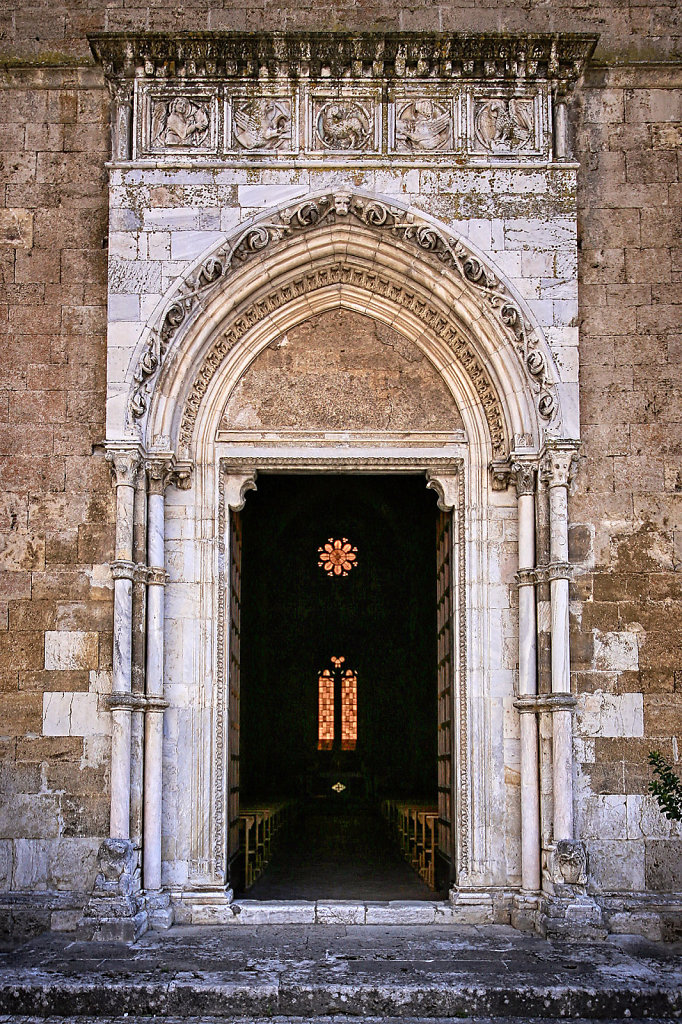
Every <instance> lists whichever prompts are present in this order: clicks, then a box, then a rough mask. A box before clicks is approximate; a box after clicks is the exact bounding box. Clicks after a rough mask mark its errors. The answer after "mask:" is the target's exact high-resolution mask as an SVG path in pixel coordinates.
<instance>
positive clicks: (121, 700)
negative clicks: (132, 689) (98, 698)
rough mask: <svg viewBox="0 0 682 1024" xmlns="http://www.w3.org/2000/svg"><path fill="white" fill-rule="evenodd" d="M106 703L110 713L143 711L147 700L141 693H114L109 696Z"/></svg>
mask: <svg viewBox="0 0 682 1024" xmlns="http://www.w3.org/2000/svg"><path fill="white" fill-rule="evenodd" d="M106 703H107V706H108V708H109V710H110V711H142V710H144V704H145V699H144V697H143V696H142V694H140V693H128V692H127V691H120V692H116V691H114V693H110V694H109V695H108V696H107V698H106Z"/></svg>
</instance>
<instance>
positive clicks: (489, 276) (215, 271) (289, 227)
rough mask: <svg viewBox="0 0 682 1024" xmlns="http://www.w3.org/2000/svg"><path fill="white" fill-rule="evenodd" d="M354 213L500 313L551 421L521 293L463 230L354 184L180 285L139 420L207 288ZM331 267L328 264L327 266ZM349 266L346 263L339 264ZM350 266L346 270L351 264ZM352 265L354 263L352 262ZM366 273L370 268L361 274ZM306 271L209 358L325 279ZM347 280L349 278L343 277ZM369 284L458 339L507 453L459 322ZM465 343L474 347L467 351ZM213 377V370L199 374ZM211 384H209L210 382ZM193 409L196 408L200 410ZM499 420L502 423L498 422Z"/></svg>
mask: <svg viewBox="0 0 682 1024" xmlns="http://www.w3.org/2000/svg"><path fill="white" fill-rule="evenodd" d="M345 218H349V220H351V221H354V222H356V223H358V224H360V225H362V226H363V227H364V228H366V229H369V230H371V231H376V232H377V233H379V234H387V235H389V236H398V237H399V238H400V239H401V240H402V241H403V242H404V243H406V244H408V245H410V246H413V247H414V249H415V250H416V252H417V253H418V254H419V255H420V257H421V258H424V259H426V260H433V261H434V263H435V265H436V266H440V267H445V268H447V270H448V271H449V272H450V273H452V274H453V275H454V276H455V277H457V278H458V279H459V280H461V281H463V282H465V284H466V285H467V287H470V288H471V289H472V290H473V291H474V292H475V293H477V294H478V296H479V297H480V299H481V301H482V302H483V303H484V305H485V306H486V307H487V308H488V309H489V310H490V311H491V312H492V313H493V315H494V316H495V317H497V319H498V321H499V322H500V324H501V325H502V327H503V328H504V329H505V331H506V332H507V333H508V334H509V335H510V336H511V338H512V339H513V341H514V343H515V345H516V347H517V350H518V352H519V356H520V358H521V359H522V361H523V364H524V366H525V369H526V372H527V375H528V379H529V383H530V384H531V386H532V388H533V390H534V391H535V394H536V402H537V408H538V412H539V414H540V416H541V417H542V418H543V419H544V420H545V421H547V422H548V423H550V422H552V421H553V420H555V419H556V415H557V412H558V407H557V401H556V397H555V390H556V389H555V385H554V382H553V381H552V378H551V375H550V371H549V367H548V365H547V360H546V357H545V355H544V354H543V352H542V351H541V349H540V347H539V339H538V337H537V335H536V332H535V330H534V329H533V327H532V326H531V325H530V324H529V323H528V321H527V320H526V318H525V316H524V314H523V312H522V310H521V308H520V307H519V305H518V304H517V303H516V302H515V301H514V299H513V298H512V296H511V295H510V294H509V292H508V291H507V289H506V288H505V286H504V285H503V284H502V283H501V282H500V281H499V279H498V278H497V277H496V275H495V274H494V273H493V272H492V271H491V270H490V269H489V268H488V267H487V266H485V264H483V262H482V261H481V260H480V258H479V257H478V256H476V255H474V254H473V253H472V252H471V251H470V250H469V249H468V248H467V246H466V244H465V243H464V242H463V241H462V239H460V238H456V237H455V236H454V235H451V234H448V233H445V232H443V231H441V230H439V229H438V228H437V227H436V226H435V225H433V224H432V223H430V222H429V221H426V220H423V219H421V218H420V217H419V216H418V215H417V214H416V213H414V212H413V211H406V210H403V209H400V208H398V207H395V206H392V205H389V204H387V203H383V202H380V201H379V200H376V199H366V198H364V197H359V196H353V195H351V194H349V193H347V192H341V193H337V194H334V193H330V194H328V195H325V196H322V197H320V198H317V199H307V200H304V201H303V202H301V203H299V204H298V205H296V206H293V207H290V208H288V209H286V210H281V211H279V212H276V213H274V214H273V215H272V216H271V217H270V218H269V219H268V221H267V222H264V223H256V224H253V225H251V226H249V227H247V228H245V229H243V230H241V231H240V232H239V233H238V234H237V235H236V236H234V237H233V238H231V239H229V240H228V241H226V242H225V243H224V244H223V245H221V246H220V247H219V248H218V249H216V251H215V252H214V254H213V255H212V256H210V257H208V259H206V260H205V261H204V262H203V263H202V264H201V265H200V266H199V267H198V268H197V269H196V270H195V271H194V272H193V273H192V275H190V277H189V278H186V279H184V280H183V281H182V282H181V284H180V285H179V286H178V289H177V291H176V293H175V296H174V298H173V299H172V300H171V302H170V303H169V304H168V305H167V306H166V308H165V310H164V311H163V312H162V314H161V317H160V319H159V320H157V322H156V323H155V324H154V325H153V326H152V327H151V328H150V330H149V333H148V337H147V342H146V345H145V348H144V351H143V353H142V355H141V357H140V360H139V362H138V365H137V368H136V370H135V373H134V383H133V388H132V392H131V397H130V403H129V412H130V416H131V418H132V419H133V420H135V419H140V418H141V417H142V416H144V415H145V413H146V412H147V409H148V406H149V395H150V391H151V385H152V382H153V380H154V378H155V377H156V375H157V374H158V370H159V367H160V366H161V363H162V361H163V358H164V356H165V353H166V351H167V349H168V346H169V345H170V344H171V342H172V341H173V339H174V338H175V336H176V334H177V333H178V331H179V330H180V329H181V328H184V327H185V326H186V325H187V324H188V322H189V320H190V318H191V317H192V315H193V313H194V312H195V310H196V309H197V308H199V307H200V306H202V307H203V305H204V301H205V298H206V296H207V295H208V294H209V292H210V291H212V290H213V289H215V288H217V287H219V286H221V285H222V284H224V282H225V281H226V280H227V278H228V277H229V276H230V274H231V273H232V272H233V271H234V270H235V269H236V268H238V267H239V266H240V265H242V264H244V263H245V262H247V261H249V260H250V259H252V258H254V257H256V256H258V255H259V254H261V253H263V252H264V251H265V250H266V249H272V250H273V252H274V251H276V248H277V246H278V245H279V244H280V243H283V242H286V241H287V240H288V239H289V238H291V237H292V236H293V235H297V234H301V233H303V232H307V231H319V230H322V229H323V228H325V227H326V226H331V225H333V224H334V223H336V222H337V220H339V219H345ZM326 272H327V271H320V272H319V273H321V274H324V273H326ZM335 272H336V273H337V274H338V275H340V274H342V270H341V268H340V266H339V268H338V269H337V270H336V271H335ZM344 272H345V271H344ZM347 272H348V273H352V271H350V270H348V271H347ZM361 276H362V275H361ZM306 279H307V277H306V275H304V276H303V277H302V278H301V279H300V280H299V283H298V284H294V285H287V286H285V287H284V288H283V289H280V290H279V291H277V290H274V289H273V291H272V293H271V294H270V295H268V296H267V297H266V298H263V299H261V300H259V301H258V302H256V303H255V304H254V305H253V306H251V307H250V308H249V310H247V311H245V312H244V313H242V314H240V315H239V316H238V317H237V318H236V319H235V321H234V322H233V324H232V326H231V328H230V331H228V332H227V334H226V335H224V336H223V338H222V339H220V341H219V342H217V343H216V345H215V346H214V348H213V349H212V351H211V353H210V354H209V356H208V357H207V361H206V362H207V365H209V366H210V365H213V366H214V368H215V367H217V365H218V363H219V362H220V361H221V360H222V358H223V357H224V355H225V354H226V353H227V351H228V350H229V348H230V347H231V346H232V345H233V344H235V343H236V341H237V340H238V337H242V336H243V334H244V333H246V330H248V328H249V327H251V326H253V325H254V324H255V323H258V322H259V321H260V320H262V319H263V318H264V317H266V316H268V315H269V314H270V313H271V312H273V311H274V310H275V309H277V308H279V307H280V306H281V305H282V304H284V303H285V302H286V301H288V298H293V297H294V296H295V294H297V289H298V293H300V294H303V291H301V289H305V288H306V287H323V286H324V285H323V283H322V279H321V278H320V279H319V281H320V283H319V284H317V285H313V282H312V281H310V282H309V284H308V285H306V284H305V281H306ZM338 280H341V278H338ZM358 284H359V285H360V286H361V287H368V288H369V290H370V291H374V290H376V289H377V288H381V289H384V291H383V292H382V294H385V295H386V297H387V298H390V299H393V300H394V301H396V302H397V303H399V304H403V305H408V306H409V308H410V309H411V310H412V311H413V312H415V313H417V315H418V316H419V317H420V319H422V320H423V321H424V322H425V323H426V324H427V325H428V326H430V327H431V328H432V329H433V330H435V331H437V333H438V334H439V335H440V336H441V337H442V338H443V339H444V340H445V341H446V342H447V343H448V344H449V345H450V347H453V348H454V349H455V351H456V353H457V354H458V357H459V358H460V359H461V360H462V361H463V365H465V367H466V369H467V372H468V373H469V376H470V377H471V379H472V380H474V381H475V385H476V390H477V392H478V393H479V396H480V397H481V402H482V404H483V406H484V408H485V409H486V415H487V416H488V421H489V423H490V424H491V436H492V438H493V448H494V454H495V457H496V458H497V457H500V456H502V455H503V454H504V451H503V450H504V448H505V444H504V436H503V434H504V431H503V426H502V423H503V420H502V415H501V412H500V410H499V408H498V403H497V399H496V396H495V392H494V389H493V388H492V387H491V386H490V385H489V383H488V378H487V376H486V372H485V370H484V369H483V367H482V366H481V365H480V364H479V362H478V360H477V359H476V357H475V356H474V354H473V353H472V352H471V351H470V350H468V349H467V347H466V346H464V348H463V347H462V346H463V345H464V343H463V341H462V339H461V337H460V335H459V333H458V331H457V329H456V326H455V325H454V324H452V323H451V322H450V320H449V319H448V318H447V317H446V316H444V315H443V314H441V313H439V312H438V311H436V310H435V309H434V308H432V307H430V306H429V305H428V304H426V303H424V302H423V301H421V300H419V299H418V298H417V297H416V295H414V294H411V293H410V292H409V291H408V290H407V289H405V288H401V287H399V286H398V285H397V284H395V283H393V282H391V281H389V280H388V279H383V278H382V277H381V275H379V274H377V275H376V281H375V280H374V278H373V280H372V281H371V282H368V281H366V280H364V279H363V280H362V281H359V282H358ZM237 336H238V337H237ZM465 349H467V350H466V351H465ZM199 377H200V378H202V377H205V371H204V370H202V372H201V373H200V375H199ZM198 387H199V384H198V383H197V384H196V385H195V388H194V389H193V390H192V393H191V395H190V397H189V399H188V405H187V410H186V412H185V418H184V419H183V432H182V434H183V443H187V438H188V436H189V435H188V433H187V430H186V429H185V427H186V424H189V423H190V422H193V419H192V415H193V416H194V418H196V411H197V409H198V404H197V401H198V399H199V394H198V391H197V388H198ZM204 390H205V388H204ZM192 410H193V413H192ZM493 420H494V421H495V423H496V424H497V425H496V426H494V427H493V425H492V422H493Z"/></svg>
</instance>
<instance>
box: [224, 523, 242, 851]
mask: <svg viewBox="0 0 682 1024" xmlns="http://www.w3.org/2000/svg"><path fill="white" fill-rule="evenodd" d="M229 554H230V601H229V619H230V629H229V636H230V639H229V644H230V646H229V676H228V680H229V697H228V723H229V725H228V780H227V822H228V824H227V859H228V865H229V866H230V869H232V867H233V862H234V860H235V858H236V856H237V854H238V853H239V724H240V723H239V703H240V683H241V679H240V676H241V661H240V636H241V590H242V587H241V581H242V521H241V513H240V512H235V511H231V512H230V552H229Z"/></svg>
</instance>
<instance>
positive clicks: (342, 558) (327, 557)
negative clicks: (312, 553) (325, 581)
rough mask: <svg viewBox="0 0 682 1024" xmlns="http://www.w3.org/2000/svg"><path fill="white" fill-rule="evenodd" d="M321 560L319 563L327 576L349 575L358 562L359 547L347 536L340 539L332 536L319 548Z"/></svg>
mask: <svg viewBox="0 0 682 1024" xmlns="http://www.w3.org/2000/svg"><path fill="white" fill-rule="evenodd" d="M317 551H318V554H319V556H320V560H319V562H318V563H317V564H318V565H319V567H320V569H324V571H325V572H326V573H327V576H347V575H348V573H349V572H350V571H351V569H353V568H355V566H356V565H357V564H358V549H357V548H356V547H354V546H353V545H352V544H351V542H350V541H349V540H348V538H347V537H342V538H341V539H340V540H338V539H336V540H335V539H334V538H333V537H330V538H329V540H328V541H327V543H326V544H323V545H322V547H320V548H318V549H317Z"/></svg>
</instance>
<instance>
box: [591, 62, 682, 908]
mask: <svg viewBox="0 0 682 1024" xmlns="http://www.w3.org/2000/svg"><path fill="white" fill-rule="evenodd" d="M588 81H589V88H588V89H587V90H586V91H585V94H584V103H583V107H582V110H581V117H582V120H583V124H582V128H581V130H580V132H579V135H578V146H577V155H578V157H579V159H580V162H581V168H582V173H581V175H580V178H579V181H580V192H579V195H580V200H579V211H580V214H579V216H580V222H581V228H580V244H581V259H580V280H581V285H580V329H581V338H580V375H581V389H580V398H581V420H582V436H583V450H582V459H581V463H582V465H581V471H580V475H579V478H578V486H577V493H576V494H575V496H574V497H573V500H572V505H571V515H572V519H573V522H574V523H575V524H576V525H575V526H574V528H573V531H572V536H573V542H574V543H573V548H574V550H573V555H572V557H573V559H574V560H575V561H576V562H577V563H578V565H579V566H580V567H581V570H580V571H581V573H582V574H581V575H580V576H579V577H578V578H577V579H576V582H575V587H574V595H573V596H574V601H575V605H574V615H575V618H574V626H575V633H574V638H573V659H574V666H573V667H574V669H575V683H576V693H578V694H580V695H581V711H580V713H579V715H578V733H579V735H580V737H581V739H582V742H581V748H582V749H581V755H582V759H583V762H584V763H583V768H582V778H581V781H580V793H581V795H580V797H579V801H578V809H579V820H580V827H581V830H582V835H583V836H585V837H586V838H589V840H590V850H591V858H592V873H593V876H594V879H595V882H596V884H598V885H602V886H604V887H605V888H609V889H625V890H628V889H634V890H638V889H642V888H644V887H646V888H647V889H654V890H657V889H671V888H676V887H677V888H680V886H682V843H680V841H679V836H680V834H681V833H680V830H679V828H678V829H675V828H674V827H671V824H670V823H669V822H668V821H667V820H666V819H665V818H664V817H663V816H662V815H661V814H660V813H659V812H658V810H657V807H656V804H655V801H654V800H653V798H652V797H651V796H648V795H646V794H647V788H648V782H649V778H650V775H649V769H648V767H647V764H646V758H647V753H648V751H649V750H651V749H658V750H661V751H662V752H663V753H664V754H665V755H666V756H668V757H669V758H671V759H672V760H674V761H676V762H677V763H678V764H679V757H680V753H679V749H678V743H679V740H680V735H681V733H682V717H681V714H680V689H681V688H682V634H681V633H680V621H682V617H681V613H682V604H681V601H682V458H681V456H682V429H681V421H682V406H681V404H680V398H681V397H682V377H681V374H680V361H681V356H682V317H681V316H680V311H681V307H680V305H679V303H680V300H681V298H682V290H681V289H680V279H681V275H680V271H681V270H682V218H681V213H682V207H681V205H680V202H681V198H682V192H681V191H680V166H681V165H680V159H681V155H682V150H681V148H680V147H681V143H682V94H681V93H680V91H679V85H680V78H679V73H673V72H672V70H665V69H663V68H649V69H641V70H635V69H634V68H629V69H625V68H623V69H614V70H612V71H610V72H603V73H597V72H592V73H591V74H590V77H589V80H588ZM675 86H676V89H675ZM578 524H583V525H578ZM672 836H677V837H678V838H677V840H673V839H671V837H672Z"/></svg>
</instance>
